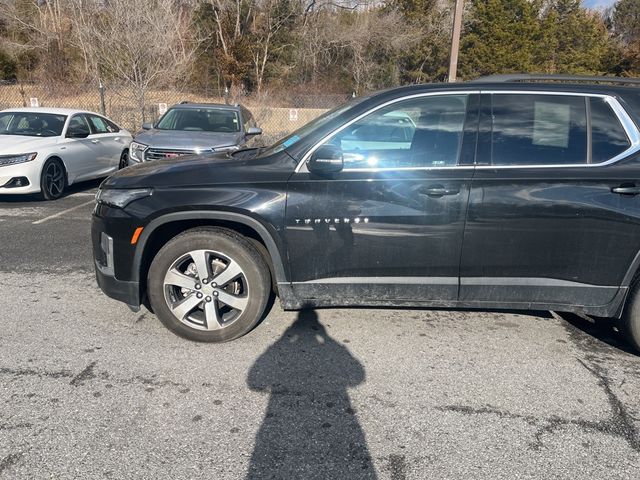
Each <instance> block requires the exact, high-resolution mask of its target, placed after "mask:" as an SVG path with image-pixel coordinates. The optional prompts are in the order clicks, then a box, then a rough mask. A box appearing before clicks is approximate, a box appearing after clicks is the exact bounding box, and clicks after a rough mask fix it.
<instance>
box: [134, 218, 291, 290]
mask: <svg viewBox="0 0 640 480" xmlns="http://www.w3.org/2000/svg"><path fill="white" fill-rule="evenodd" d="M203 226H210V227H220V228H226V229H228V230H232V231H235V232H237V233H239V234H241V235H243V236H245V237H247V238H248V239H249V240H250V241H251V242H252V243H253V244H254V245H255V246H256V248H257V250H258V251H259V252H260V253H261V254H262V256H263V257H264V259H265V261H266V263H267V265H268V266H269V270H270V274H271V279H272V286H273V288H274V291H276V293H278V289H277V285H278V284H279V283H286V282H287V278H288V275H287V271H286V266H285V263H284V262H283V254H282V251H283V250H282V248H281V247H280V246H279V244H278V241H277V239H276V238H275V235H274V234H273V233H272V232H270V231H269V228H268V227H267V226H265V225H264V224H263V223H261V222H260V221H259V220H256V219H255V218H253V217H250V216H248V215H244V214H240V213H235V212H212V211H188V212H174V213H169V214H166V215H163V216H161V217H158V218H156V219H154V220H152V221H151V222H150V223H149V224H148V225H147V226H146V227H145V228H144V230H143V231H142V234H141V235H140V238H139V239H138V242H137V246H136V250H135V254H134V258H133V271H132V280H134V281H137V282H139V285H140V294H141V298H144V297H145V296H146V289H147V285H146V283H147V278H146V277H147V273H148V271H149V267H150V265H151V261H152V260H153V258H154V257H155V255H156V254H157V253H158V251H159V250H160V249H161V248H162V246H163V245H165V244H166V242H167V241H169V240H170V239H171V238H173V237H175V236H176V235H178V234H180V233H182V232H184V231H186V230H189V229H191V228H196V227H203Z"/></svg>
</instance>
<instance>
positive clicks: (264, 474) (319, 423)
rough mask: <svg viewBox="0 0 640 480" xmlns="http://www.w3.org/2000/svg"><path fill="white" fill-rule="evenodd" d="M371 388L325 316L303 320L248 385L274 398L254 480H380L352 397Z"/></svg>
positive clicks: (255, 458)
mask: <svg viewBox="0 0 640 480" xmlns="http://www.w3.org/2000/svg"><path fill="white" fill-rule="evenodd" d="M364 380H365V370H364V368H363V366H362V364H361V363H360V362H359V361H358V360H357V359H356V358H354V357H353V356H352V355H351V354H350V353H349V351H348V350H347V348H346V347H345V346H344V345H342V344H340V343H338V342H336V341H335V340H334V339H332V338H331V337H330V336H329V334H328V333H327V331H326V329H325V328H324V326H323V325H322V324H321V323H320V322H319V321H318V315H317V313H316V312H315V311H314V310H303V311H301V312H299V313H298V317H297V318H296V321H295V322H294V323H293V324H292V325H291V326H290V327H289V328H288V329H287V330H286V332H285V333H284V334H283V335H282V337H281V338H280V339H278V340H277V341H276V342H275V343H274V344H273V345H271V346H270V347H269V348H268V349H267V350H266V351H265V352H264V353H263V354H262V355H260V357H259V358H258V359H257V360H256V362H255V363H254V364H253V365H252V367H251V369H250V371H249V374H248V377H247V384H248V386H249V388H250V389H251V390H253V391H257V392H265V393H268V394H269V404H268V407H267V411H266V414H265V416H264V419H263V421H262V424H261V425H260V429H259V430H258V433H257V435H256V441H255V446H254V450H253V453H252V455H251V462H250V465H249V471H248V474H247V479H249V480H256V479H291V480H293V479H305V480H306V479H320V478H322V479H326V478H340V479H342V478H345V479H346V478H348V479H355V480H357V479H375V478H376V472H375V469H374V466H373V462H372V459H371V456H370V454H369V451H368V448H367V443H366V440H365V436H364V432H363V430H362V428H361V426H360V424H359V423H358V418H357V416H356V412H355V409H354V408H353V406H352V405H351V401H350V399H349V394H348V391H347V390H348V388H350V387H355V386H357V385H359V384H361V383H363V382H364Z"/></svg>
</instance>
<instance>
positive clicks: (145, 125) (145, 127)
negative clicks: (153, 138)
mask: <svg viewBox="0 0 640 480" xmlns="http://www.w3.org/2000/svg"><path fill="white" fill-rule="evenodd" d="M152 128H153V123H148V122H147V123H143V124H142V129H143V130H151V129H152Z"/></svg>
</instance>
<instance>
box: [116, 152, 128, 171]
mask: <svg viewBox="0 0 640 480" xmlns="http://www.w3.org/2000/svg"><path fill="white" fill-rule="evenodd" d="M128 166H129V151H128V150H125V151H123V152H122V155H120V162H119V163H118V170H122V169H123V168H127V167H128Z"/></svg>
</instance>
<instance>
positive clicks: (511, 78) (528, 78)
mask: <svg viewBox="0 0 640 480" xmlns="http://www.w3.org/2000/svg"><path fill="white" fill-rule="evenodd" d="M535 81H546V82H585V83H587V82H590V83H620V84H627V85H640V78H631V77H592V76H589V75H547V74H526V73H513V74H504V75H489V76H486V77H480V78H476V79H475V80H471V82H469V83H502V82H505V83H507V82H535Z"/></svg>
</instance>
